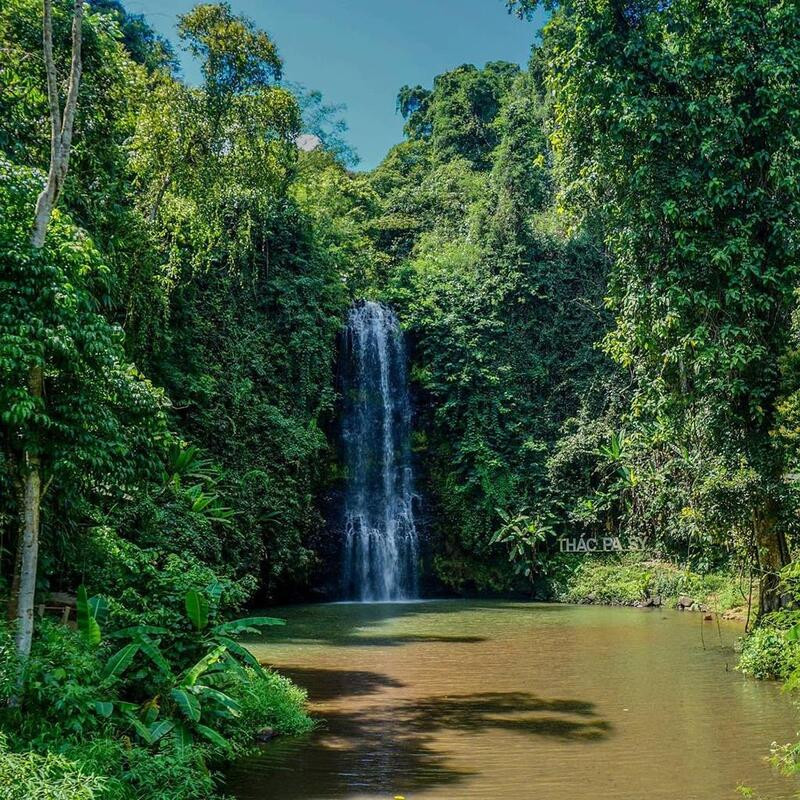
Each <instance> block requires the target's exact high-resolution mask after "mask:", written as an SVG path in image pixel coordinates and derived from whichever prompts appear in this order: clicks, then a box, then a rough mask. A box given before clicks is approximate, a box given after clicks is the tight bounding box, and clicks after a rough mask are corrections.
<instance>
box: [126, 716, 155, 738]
mask: <svg viewBox="0 0 800 800" xmlns="http://www.w3.org/2000/svg"><path fill="white" fill-rule="evenodd" d="M128 721H129V722H130V723H131V725H133V727H134V730H135V731H136V733H138V734H139V736H141V737H142V739H144V741H145V742H146V743H147V744H152V743H153V737H152V736H151V734H150V729H149V728H148V727H147V725H144V724H143V723H142V722H141V721H140V720H138V719H136V717H134V716H129V717H128Z"/></svg>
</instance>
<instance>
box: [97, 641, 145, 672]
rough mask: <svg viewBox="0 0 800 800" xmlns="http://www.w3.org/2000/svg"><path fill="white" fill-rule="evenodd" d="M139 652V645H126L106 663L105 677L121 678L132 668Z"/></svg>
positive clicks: (104, 668)
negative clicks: (134, 658) (131, 665)
mask: <svg viewBox="0 0 800 800" xmlns="http://www.w3.org/2000/svg"><path fill="white" fill-rule="evenodd" d="M138 652H139V645H138V644H136V643H132V644H126V645H125V647H123V648H122V649H121V650H117V652H116V653H114V655H113V656H111V658H109V659H108V661H106V665H105V667H103V677H104V678H117V677H119V676H120V675H121V674H122V673H123V672H125V670H126V669H127V668H128V667H129V666H130V664H131V661H133V657H134V656H135V655H136V653H138Z"/></svg>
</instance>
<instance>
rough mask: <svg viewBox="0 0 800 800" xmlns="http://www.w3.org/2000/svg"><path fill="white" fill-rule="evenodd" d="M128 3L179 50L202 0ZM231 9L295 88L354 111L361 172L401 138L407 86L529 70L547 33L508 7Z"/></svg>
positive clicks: (251, 1) (324, 0)
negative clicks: (469, 72) (451, 75)
mask: <svg viewBox="0 0 800 800" xmlns="http://www.w3.org/2000/svg"><path fill="white" fill-rule="evenodd" d="M123 2H124V5H125V7H126V8H127V9H128V11H130V12H133V13H142V14H144V15H145V16H146V17H147V19H148V21H149V22H150V24H151V25H152V26H153V27H154V28H155V29H156V30H157V31H158V32H159V33H161V34H162V35H164V36H166V37H167V38H169V39H170V40H171V41H173V42H176V33H175V20H176V17H177V15H178V14H181V13H183V12H184V11H187V10H188V9H189V8H191V7H192V6H193V5H194V4H195V2H197V0H123ZM231 6H232V8H233V10H234V11H235V12H237V13H242V14H245V15H246V16H248V17H250V18H251V19H253V20H254V21H255V22H256V24H257V25H258V26H259V27H261V28H263V29H264V30H266V31H268V32H269V33H270V35H271V36H272V37H273V39H274V40H275V42H276V43H277V45H278V49H279V52H280V54H281V57H282V58H283V61H284V77H285V78H286V80H287V81H290V82H294V83H299V84H302V85H303V86H305V87H306V88H307V89H318V90H319V91H321V92H322V94H323V96H324V100H325V102H326V103H328V104H339V103H343V104H345V105H346V106H347V110H346V111H345V113H344V118H345V119H346V121H347V124H348V126H349V133H348V139H349V142H350V144H351V146H353V147H354V148H355V150H356V152H357V153H358V155H359V156H360V158H361V161H360V163H359V168H360V169H371V168H372V167H374V166H375V165H376V164H377V163H378V162H379V161H380V160H381V159H382V158H383V156H384V154H385V153H386V151H387V150H388V149H389V147H391V146H392V145H393V144H396V143H397V142H398V141H400V140H401V139H402V136H403V133H402V128H403V122H402V119H401V118H400V116H399V115H398V114H396V113H395V98H396V96H397V90H398V89H399V88H400V87H401V86H402V85H403V84H411V85H415V84H418V83H419V84H422V85H423V86H430V85H431V82H432V80H433V76H434V75H437V74H439V73H440V72H444V71H446V70H448V69H452V68H453V67H457V66H459V65H460V64H467V63H469V64H475V65H476V66H482V65H483V64H485V63H486V62H487V61H496V60H501V59H502V60H506V61H516V62H518V63H520V64H523V65H524V64H526V63H527V61H528V55H529V52H530V47H531V44H532V43H533V42H534V40H535V39H536V37H537V30H538V27H539V24H537V23H530V22H521V21H520V20H518V19H516V17H511V16H509V15H508V14H507V13H506V10H505V4H504V3H503V1H502V0H231ZM540 22H541V20H540ZM182 57H183V69H184V75H185V77H186V78H187V80H189V82H194V81H196V80H197V76H198V71H197V68H196V66H195V65H193V64H192V63H191V62H190V61H189V60H188V57H187V56H186V55H185V54H182Z"/></svg>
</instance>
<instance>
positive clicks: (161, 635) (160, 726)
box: [77, 581, 285, 749]
mask: <svg viewBox="0 0 800 800" xmlns="http://www.w3.org/2000/svg"><path fill="white" fill-rule="evenodd" d="M221 594H222V585H221V584H220V583H218V582H216V581H215V582H214V583H212V584H210V585H209V586H207V587H205V589H203V590H197V589H190V590H189V591H188V592H186V594H185V596H184V610H185V614H186V619H187V621H188V622H189V623H190V625H191V629H192V631H193V633H192V637H193V638H194V646H193V649H194V650H195V651H197V650H202V651H205V652H204V654H203V655H202V657H201V658H200V659H199V660H197V661H196V662H194V663H192V664H191V665H190V666H188V667H186V668H184V669H182V670H179V669H176V667H177V666H178V665H176V664H175V663H174V662H175V658H174V656H173V659H172V660H170V655H171V653H170V650H169V649H167V648H165V647H163V644H162V643H163V641H164V639H165V637H168V636H169V635H170V633H171V632H170V631H169V630H168V629H167V628H163V627H159V626H155V625H134V626H131V627H128V628H124V629H122V630H118V631H114V632H112V633H110V634H109V635H108V636H107V639H108V640H120V639H121V640H123V642H124V644H123V645H122V647H120V648H119V649H118V650H116V651H115V652H114V653H113V654H112V655H111V656H110V657H109V658H108V660H107V661H106V663H105V665H104V667H103V670H102V678H103V685H104V686H106V687H108V688H109V689H110V688H111V687H113V685H114V684H115V683H117V682H118V681H120V680H121V679H122V678H123V676H124V675H125V673H126V672H127V671H128V670H129V669H130V668H131V666H132V665H133V664H134V662H136V661H137V657H138V661H139V662H141V659H142V658H144V659H145V660H146V661H147V662H149V663H150V664H151V666H152V667H154V668H155V673H156V678H155V679H154V683H156V684H157V685H158V687H159V691H158V693H157V694H155V695H154V696H153V697H151V698H149V699H148V700H146V701H145V702H143V703H132V702H127V701H124V700H111V699H104V698H98V699H96V700H95V701H94V711H95V712H96V713H97V714H99V715H100V716H102V717H106V718H108V717H111V716H112V715H113V714H115V713H116V714H119V715H121V716H122V717H123V718H124V719H125V720H127V722H128V723H129V724H130V725H131V727H132V728H133V729H134V731H135V732H136V734H137V735H138V736H139V737H140V738H141V739H142V741H144V742H145V743H146V744H149V745H155V744H156V743H157V742H159V741H160V740H162V739H164V737H167V736H170V737H173V738H174V742H175V746H176V747H178V748H184V747H188V746H191V745H192V744H194V743H195V742H196V741H197V740H198V739H204V740H205V741H208V742H210V743H211V744H212V745H214V746H215V747H218V748H221V749H226V748H227V747H228V746H229V745H228V742H227V741H226V740H225V738H224V737H223V736H222V735H221V734H220V733H219V731H218V730H216V728H215V725H218V724H219V721H220V720H224V719H232V718H235V717H238V716H239V715H240V713H241V709H240V708H239V705H238V703H237V702H236V700H235V699H234V698H232V697H231V696H230V695H229V694H227V693H226V692H225V691H224V689H225V687H226V686H227V685H229V684H230V683H231V681H232V679H233V678H234V677H236V678H237V679H239V680H241V681H248V680H250V679H251V677H252V673H249V674H248V672H247V671H246V669H245V667H249V668H251V669H252V670H253V671H255V672H257V673H263V667H262V666H261V664H260V663H259V662H258V659H257V658H256V657H255V656H254V655H253V654H252V653H251V652H250V651H249V650H248V649H247V648H245V647H243V646H242V645H241V644H240V643H239V642H238V641H236V637H237V636H239V635H241V634H244V633H258V632H259V631H260V629H261V628H263V627H266V626H272V625H283V624H285V622H284V620H282V619H277V618H275V617H262V616H256V617H245V618H243V619H236V620H229V621H216V620H217V618H218V616H219V600H220V596H221ZM77 605H78V629H79V631H80V633H81V635H82V636H83V637H84V639H85V640H86V642H87V643H88V644H89V645H90V646H91V647H98V646H99V645H100V644H101V642H102V638H103V637H102V631H101V628H100V623H99V621H98V620H99V618H102V616H103V615H104V614H105V612H106V609H107V603H106V601H105V600H104V598H102V597H92V598H89V597H88V596H87V592H86V588H85V587H84V586H81V587H79V589H78V604H77ZM165 687H166V688H165Z"/></svg>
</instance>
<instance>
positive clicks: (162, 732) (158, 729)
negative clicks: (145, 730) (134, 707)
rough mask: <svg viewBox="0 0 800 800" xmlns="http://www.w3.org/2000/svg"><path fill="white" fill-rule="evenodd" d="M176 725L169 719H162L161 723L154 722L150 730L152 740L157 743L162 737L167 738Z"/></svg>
mask: <svg viewBox="0 0 800 800" xmlns="http://www.w3.org/2000/svg"><path fill="white" fill-rule="evenodd" d="M174 727H175V723H174V722H171V721H170V720H168V719H162V720H161V721H160V722H154V723H153V724H152V725H151V726H150V728H149V731H150V740H151V741H152V742H157V741H158V740H159V739H161V738H162V737H164V736H166V735H167V734H168V733H169V732H170V731H171V730H172V729H173V728H174Z"/></svg>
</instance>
